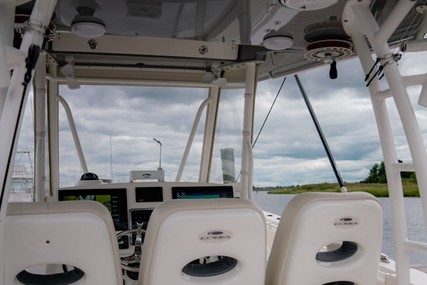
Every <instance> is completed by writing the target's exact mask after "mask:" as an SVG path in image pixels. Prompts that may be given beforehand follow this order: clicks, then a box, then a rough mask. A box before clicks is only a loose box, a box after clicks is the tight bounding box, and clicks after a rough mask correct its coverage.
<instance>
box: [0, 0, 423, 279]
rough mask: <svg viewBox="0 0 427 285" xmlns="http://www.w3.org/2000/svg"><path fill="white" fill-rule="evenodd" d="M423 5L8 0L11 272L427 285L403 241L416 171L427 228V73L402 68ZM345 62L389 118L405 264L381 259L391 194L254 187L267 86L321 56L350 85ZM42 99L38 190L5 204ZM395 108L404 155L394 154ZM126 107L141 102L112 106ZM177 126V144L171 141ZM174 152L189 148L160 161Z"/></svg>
mask: <svg viewBox="0 0 427 285" xmlns="http://www.w3.org/2000/svg"><path fill="white" fill-rule="evenodd" d="M426 7H427V6H426V3H425V1H410V0H391V1H382V0H372V1H370V0H347V1H345V0H341V1H339V0H313V1H308V0H158V1H149V0H147V1H136V0H126V1H123V0H114V1H113V0H90V1H89V0H88V1H80V0H56V1H55V0H36V1H26V0H0V22H1V23H0V134H1V148H0V183H1V192H0V207H1V208H0V256H1V258H0V266H1V270H0V281H1V282H0V283H1V284H7V285H9V284H127V285H129V284H143V285H149V284H158V285H165V284H179V285H190V284H205V285H206V284H224V285H228V284H230V285H231V284H251V285H257V284H266V285H276V284H277V285H278V284H287V285H295V284H322V285H332V284H339V285H356V284H357V285H361V284H372V285H374V284H377V285H379V284H397V285H409V284H413V285H420V284H423V285H424V284H427V274H426V273H425V272H424V271H423V270H422V266H419V267H417V268H412V267H411V265H410V253H411V252H414V251H416V252H421V253H425V252H426V251H427V244H426V243H424V242H420V241H416V240H411V239H409V237H408V233H407V226H406V219H407V217H406V212H405V207H404V202H403V201H404V200H403V199H404V197H403V192H402V180H401V175H400V174H401V172H408V171H414V172H415V173H416V177H417V182H418V186H419V192H420V199H421V201H422V205H423V211H424V224H425V223H426V221H427V176H426V175H425V173H426V172H427V154H426V149H425V145H424V142H423V137H422V135H421V132H420V130H419V122H418V121H417V117H416V116H415V113H414V108H413V106H412V104H411V100H410V98H409V95H408V92H407V90H406V88H407V87H408V86H413V85H421V86H422V88H421V91H420V95H419V102H418V103H419V104H420V105H427V83H426V82H427V81H426V75H425V74H419V75H413V76H403V75H401V74H400V72H399V70H398V68H397V64H398V61H399V60H400V59H401V58H402V56H405V54H406V53H409V52H421V51H425V50H427V45H426V43H427V42H426V39H425V34H426V32H427V25H426V23H427V21H426V18H425V15H424V11H425V8H426ZM350 58H357V59H359V61H360V63H361V66H362V68H363V71H364V73H365V75H366V78H365V82H366V89H367V91H368V92H369V94H370V96H371V97H370V98H371V102H372V106H373V111H374V114H375V118H376V122H377V127H378V134H379V138H380V145H381V149H382V153H383V160H384V163H385V168H386V175H387V181H388V189H389V195H390V201H391V207H392V223H393V235H394V241H395V249H396V256H395V257H394V258H389V257H387V256H385V255H382V254H381V243H382V235H383V231H382V225H383V213H382V208H381V205H380V204H379V203H378V201H377V199H376V198H375V197H373V196H372V195H369V194H366V193H359V192H357V193H352V192H348V191H347V189H346V187H345V184H344V183H342V179H340V175H339V172H338V171H337V170H336V168H334V169H335V174H336V176H337V178H338V180H339V181H340V182H341V183H340V186H341V192H342V193H304V194H300V195H297V196H296V197H295V198H294V199H293V200H292V201H291V202H290V203H289V205H288V206H287V207H286V208H285V210H284V212H283V214H282V215H281V216H277V215H273V214H269V213H266V212H263V211H262V209H260V208H259V207H258V206H257V205H256V204H255V203H254V201H253V197H252V193H253V179H254V174H253V168H254V167H253V166H254V159H256V157H254V155H253V151H252V147H253V143H254V135H255V134H254V130H253V125H254V112H255V109H256V107H257V106H258V104H257V103H258V102H257V101H256V91H257V87H258V86H259V84H262V83H263V82H268V81H270V80H273V79H275V78H283V77H287V76H294V77H295V78H296V79H298V74H299V73H301V72H303V71H304V72H305V71H310V70H313V69H314V68H317V67H319V66H323V65H328V66H329V74H326V75H325V77H329V78H330V80H339V78H340V75H341V74H343V73H345V72H346V70H341V69H340V66H341V63H342V62H343V61H344V60H346V59H350ZM328 80H329V79H328ZM300 87H301V90H302V91H303V86H302V84H301V86H300ZM123 90H125V91H123ZM30 93H32V94H33V97H34V113H33V116H34V130H33V132H34V176H33V177H34V196H33V199H32V200H33V201H30V202H13V201H10V202H9V201H8V200H9V195H10V193H9V189H10V187H11V184H12V176H13V165H14V163H13V162H14V161H15V158H16V156H17V153H18V150H17V148H18V138H19V134H20V130H21V125H22V120H23V117H24V109H25V106H26V103H27V101H28V97H29V94H30ZM123 93H126V96H124V97H123V96H122V97H120V94H122V95H123ZM303 93H304V92H303ZM120 98H126V101H123V100H122V99H120ZM307 98H308V97H307ZM154 101H156V102H157V104H154ZM306 101H307V103H308V104H307V105H308V106H309V105H310V104H309V100H306ZM390 102H391V103H390ZM95 104H100V105H101V110H102V111H101V112H97V111H95V109H94V107H93V106H94V105H95ZM136 104H139V105H136ZM389 104H394V105H395V106H396V109H397V110H398V114H399V117H400V120H401V123H402V126H403V129H404V130H405V135H406V139H407V143H408V148H409V149H410V153H411V157H412V161H410V162H405V163H400V162H399V159H398V157H397V154H396V153H397V152H396V144H395V139H394V137H393V131H392V126H391V123H390V118H389V112H388V107H389ZM124 106H126V107H131V108H132V109H133V110H134V111H136V112H128V113H118V112H119V110H120V109H121V108H122V107H124ZM309 109H311V108H309ZM97 110H98V109H97ZM128 110H129V109H128ZM355 111H357V110H355ZM89 114H91V115H93V116H92V117H93V118H96V119H98V121H95V120H93V121H92V120H90V121H89V120H88V119H87V118H88V117H89V116H88V115H89ZM102 114H104V116H102ZM135 114H136V115H135ZM184 117H185V118H188V117H190V118H191V120H190V121H188V120H184V119H183V118H184ZM77 119H79V122H83V124H84V125H82V124H76V121H77ZM124 119H127V120H124ZM313 119H314V121H316V120H315V116H313ZM235 122H237V123H235ZM172 123H174V124H172ZM175 123H176V124H175ZM177 125H179V127H178V128H180V129H181V130H185V131H186V132H187V136H186V137H182V136H179V135H176V133H175V131H176V128H177V127H176V126H177ZM283 127H284V128H285V126H283ZM125 129H127V130H129V129H130V130H131V131H132V136H129V135H128V134H126V133H125V132H124V130H125ZM278 131H280V130H278ZM222 132H233V133H234V134H237V135H235V137H234V139H229V138H227V137H222V136H221V133H222ZM92 133H93V134H95V133H99V134H101V136H94V137H93V138H92V139H89V135H88V134H92ZM166 133H167V134H171V135H176V137H175V138H176V139H175V140H174V141H173V142H165V141H163V140H162V135H164V134H166ZM319 134H321V130H320V129H319ZM85 139H88V142H85ZM119 144H120V145H123V149H126V151H128V152H127V153H124V152H122V151H115V150H118V148H116V147H115V146H117V145H119ZM324 145H325V149H326V150H327V149H328V147H327V144H326V142H324ZM163 146H164V147H165V148H164V149H163V148H162V147H163ZM67 147H68V148H67ZM157 147H158V148H159V149H157ZM283 147H284V148H285V147H286V146H283ZM162 150H163V153H164V152H165V151H169V152H170V153H171V154H173V156H174V157H177V159H176V160H174V161H163V165H162V159H161V157H162ZM158 151H159V152H158ZM96 153H101V157H102V158H103V159H99V157H100V156H95V154H96ZM328 153H329V154H330V152H328ZM158 154H159V156H160V159H159V165H158V166H157V163H153V161H157V159H158ZM330 160H331V162H332V165H334V159H333V157H332V156H330ZM176 161H178V162H177V163H173V162H176ZM71 162H73V164H71ZM113 162H114V163H113ZM113 166H114V171H113ZM147 169H148V170H147ZM99 177H111V179H108V181H106V180H105V179H102V178H101V179H100V178H99ZM87 200H89V201H87Z"/></svg>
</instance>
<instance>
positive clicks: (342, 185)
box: [294, 74, 347, 193]
mask: <svg viewBox="0 0 427 285" xmlns="http://www.w3.org/2000/svg"><path fill="white" fill-rule="evenodd" d="M294 77H295V80H296V82H297V84H298V88H299V90H300V91H301V94H302V97H303V98H304V101H305V104H306V105H307V109H308V111H309V112H310V116H311V118H312V119H313V123H314V126H315V127H316V130H317V133H318V134H319V137H320V140H321V141H322V144H323V148H324V149H325V151H326V155H327V156H328V159H329V163H330V164H331V166H332V170H333V171H334V174H335V177H336V178H337V181H338V184H339V186H340V189H341V192H344V193H346V192H347V187H345V183H344V180H343V179H342V177H341V174H340V172H339V170H338V167H337V165H336V163H335V159H334V157H333V155H332V152H331V149H330V148H329V145H328V142H327V141H326V138H325V135H324V134H323V131H322V128H321V127H320V124H319V121H318V120H317V117H316V114H315V113H314V110H313V107H312V106H311V103H310V100H309V99H308V96H307V93H305V90H304V87H303V86H302V84H301V81H300V80H299V77H298V75H296V74H295V75H294Z"/></svg>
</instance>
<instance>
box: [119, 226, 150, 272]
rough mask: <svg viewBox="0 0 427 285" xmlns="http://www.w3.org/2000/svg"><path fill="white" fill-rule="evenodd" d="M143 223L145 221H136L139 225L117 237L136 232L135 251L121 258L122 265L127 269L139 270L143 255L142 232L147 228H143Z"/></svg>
mask: <svg viewBox="0 0 427 285" xmlns="http://www.w3.org/2000/svg"><path fill="white" fill-rule="evenodd" d="M143 225H144V223H136V226H137V227H136V228H135V229H130V230H126V231H123V232H120V233H118V234H117V239H120V238H121V237H122V236H125V235H129V234H136V237H135V247H134V250H133V253H132V254H131V255H129V256H124V257H121V258H120V263H121V266H122V268H123V269H124V270H126V271H130V272H136V273H137V272H139V265H140V262H141V255H142V234H145V230H144V229H143V228H142V226H143Z"/></svg>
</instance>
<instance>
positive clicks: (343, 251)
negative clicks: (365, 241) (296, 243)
mask: <svg viewBox="0 0 427 285" xmlns="http://www.w3.org/2000/svg"><path fill="white" fill-rule="evenodd" d="M357 250H358V246H357V243H355V242H352V241H343V243H342V245H341V247H340V248H337V249H336V250H333V251H325V252H318V253H317V254H316V260H318V261H321V262H337V261H341V260H344V259H347V258H349V257H351V256H353V255H354V254H355V253H356V252H357Z"/></svg>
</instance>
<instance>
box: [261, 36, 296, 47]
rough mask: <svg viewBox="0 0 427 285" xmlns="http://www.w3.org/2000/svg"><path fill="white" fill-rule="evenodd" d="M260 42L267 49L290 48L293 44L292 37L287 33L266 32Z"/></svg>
mask: <svg viewBox="0 0 427 285" xmlns="http://www.w3.org/2000/svg"><path fill="white" fill-rule="evenodd" d="M262 44H263V45H264V47H265V48H266V49H269V50H284V49H287V48H290V47H291V46H292V45H293V44H294V39H293V38H292V37H291V36H288V35H278V34H276V35H270V34H267V35H266V36H265V37H264V40H263V42H262Z"/></svg>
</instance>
